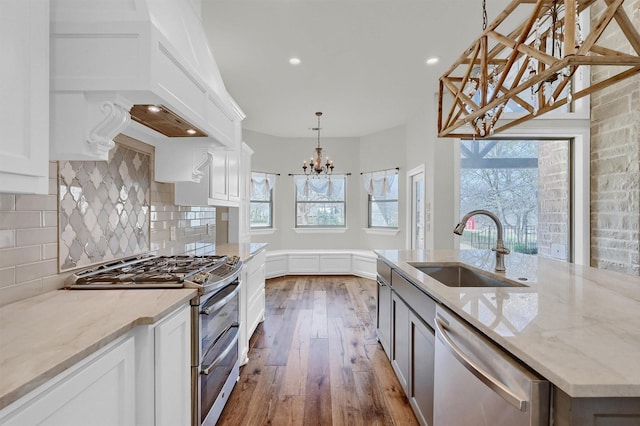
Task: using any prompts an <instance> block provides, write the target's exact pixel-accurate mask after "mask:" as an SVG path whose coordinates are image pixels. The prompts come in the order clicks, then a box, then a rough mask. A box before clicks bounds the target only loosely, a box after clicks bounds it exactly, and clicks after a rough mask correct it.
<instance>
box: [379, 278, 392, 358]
mask: <svg viewBox="0 0 640 426" xmlns="http://www.w3.org/2000/svg"><path fill="white" fill-rule="evenodd" d="M376 334H377V336H378V341H379V342H380V344H381V345H382V348H383V349H384V351H385V353H386V354H387V356H388V357H389V356H390V355H391V287H390V286H389V284H388V283H387V282H386V281H384V279H382V278H381V277H380V276H378V303H377V310H376Z"/></svg>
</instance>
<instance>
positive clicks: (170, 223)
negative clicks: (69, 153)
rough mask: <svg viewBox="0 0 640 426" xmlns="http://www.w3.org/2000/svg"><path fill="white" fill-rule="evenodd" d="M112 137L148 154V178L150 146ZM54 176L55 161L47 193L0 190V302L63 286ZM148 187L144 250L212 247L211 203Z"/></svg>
mask: <svg viewBox="0 0 640 426" xmlns="http://www.w3.org/2000/svg"><path fill="white" fill-rule="evenodd" d="M115 140H116V142H118V143H119V145H121V146H124V147H126V148H128V149H132V150H134V151H137V152H139V153H143V154H146V155H149V156H150V157H149V158H150V161H149V174H148V175H147V176H151V177H153V147H152V146H150V145H147V144H144V143H142V142H139V141H136V140H134V139H131V138H128V137H126V136H123V135H120V136H118V137H117V138H116V139H115ZM119 148H120V147H119ZM61 163H62V162H61ZM140 176H144V175H140ZM57 177H58V162H50V163H49V195H21V194H0V306H1V305H6V304H8V303H12V302H15V301H19V300H22V299H26V298H28V297H31V296H35V295H38V294H42V293H45V292H48V291H52V290H56V289H59V288H62V287H63V285H64V280H65V278H66V277H67V276H68V275H69V272H62V273H58V270H59V266H60V264H61V263H63V262H64V259H61V260H59V257H58V235H59V234H60V232H59V230H60V227H59V225H58V179H57ZM149 189H150V190H149V201H150V206H149V207H150V208H149V213H148V215H149V233H148V241H149V250H152V251H156V252H157V253H158V254H161V255H169V254H182V253H187V254H208V253H212V252H214V251H215V240H216V228H215V222H216V220H215V216H216V209H215V207H209V206H206V207H189V206H176V205H175V204H174V185H173V184H170V183H161V182H155V181H153V180H151V182H150V187H149ZM89 192H90V193H91V191H89ZM88 198H90V197H87V202H88V203H91V201H89V200H88Z"/></svg>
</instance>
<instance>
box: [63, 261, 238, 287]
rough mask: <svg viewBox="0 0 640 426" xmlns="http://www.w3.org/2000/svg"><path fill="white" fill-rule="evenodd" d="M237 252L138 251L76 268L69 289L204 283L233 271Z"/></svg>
mask: <svg viewBox="0 0 640 426" xmlns="http://www.w3.org/2000/svg"><path fill="white" fill-rule="evenodd" d="M241 264H242V262H240V261H239V258H238V257H237V256H215V255H212V256H189V255H179V256H156V255H150V254H145V255H139V256H133V257H129V258H124V259H120V260H117V261H112V262H108V263H104V264H101V265H98V266H94V267H91V268H88V269H84V270H82V271H77V272H76V273H74V274H73V275H71V276H70V277H69V279H68V280H67V284H66V287H67V288H70V289H112V288H120V289H122V288H182V287H194V288H198V287H203V286H207V285H210V284H212V283H217V282H220V281H222V280H225V279H227V278H228V277H230V276H233V275H236V273H237V272H239V269H240V267H241Z"/></svg>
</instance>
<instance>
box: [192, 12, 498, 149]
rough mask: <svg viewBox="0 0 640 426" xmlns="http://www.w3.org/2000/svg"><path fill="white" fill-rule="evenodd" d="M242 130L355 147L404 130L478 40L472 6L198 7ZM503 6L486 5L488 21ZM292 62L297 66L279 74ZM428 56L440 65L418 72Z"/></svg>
mask: <svg viewBox="0 0 640 426" xmlns="http://www.w3.org/2000/svg"><path fill="white" fill-rule="evenodd" d="M201 1H202V20H203V23H204V26H205V31H206V32H207V36H208V38H209V43H210V46H211V50H212V51H213V55H214V57H215V59H216V62H217V64H218V67H219V68H220V72H221V74H222V78H223V80H224V82H225V86H226V88H227V91H228V92H229V93H230V94H231V96H232V97H233V98H234V99H235V100H236V102H237V103H238V104H239V105H240V107H241V108H242V109H243V111H244V112H245V113H246V115H247V118H246V119H245V121H244V123H243V128H244V129H249V130H253V131H256V132H260V133H266V134H270V135H274V136H282V137H310V136H314V135H315V134H316V133H315V132H313V131H311V130H310V128H311V127H315V126H316V125H317V119H316V116H315V112H316V111H322V112H323V113H324V115H323V116H322V122H321V126H322V136H323V137H325V136H326V137H360V136H364V135H367V134H372V133H375V132H378V131H380V130H384V129H388V128H391V127H395V126H398V125H401V124H404V123H406V122H407V121H408V120H409V119H411V118H412V117H414V116H415V114H416V113H417V112H418V111H419V109H420V108H421V107H423V106H424V105H425V103H426V102H427V100H429V99H433V96H434V94H435V93H436V92H437V90H438V85H437V82H438V77H439V76H440V75H442V74H443V73H444V71H446V69H447V68H448V66H449V65H450V64H451V63H452V62H453V61H454V60H455V59H457V58H458V57H459V56H460V55H461V54H462V52H463V51H464V50H465V49H466V48H467V47H468V46H469V45H470V44H471V43H472V41H473V40H474V39H475V38H476V37H477V36H478V35H479V34H480V33H481V32H482V2H481V0H201ZM507 3H509V1H508V0H490V1H488V2H487V13H488V17H489V21H491V20H492V19H493V18H494V17H495V16H496V15H497V14H498V13H499V12H500V11H501V10H502V9H503V8H504V6H505V5H506V4H507ZM292 56H296V57H298V58H300V59H301V61H302V63H301V64H300V65H297V66H292V65H290V64H289V58H290V57H292ZM432 56H437V57H439V58H440V62H439V63H438V64H436V65H431V66H429V65H426V64H425V59H427V58H429V57H432Z"/></svg>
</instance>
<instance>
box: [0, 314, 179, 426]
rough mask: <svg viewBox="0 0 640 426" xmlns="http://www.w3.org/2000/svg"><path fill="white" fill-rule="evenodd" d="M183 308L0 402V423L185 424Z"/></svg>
mask: <svg viewBox="0 0 640 426" xmlns="http://www.w3.org/2000/svg"><path fill="white" fill-rule="evenodd" d="M189 312H190V309H189V305H186V306H183V307H181V308H180V309H179V310H177V311H176V312H174V313H173V314H171V315H170V316H168V317H167V318H165V319H163V320H161V321H160V322H159V323H157V324H153V325H149V326H139V327H136V328H135V329H133V330H131V331H129V332H128V333H127V334H125V335H124V336H121V337H119V338H118V339H116V340H115V341H113V342H111V343H109V344H108V345H107V346H105V347H103V348H101V349H99V350H98V351H96V352H94V353H93V354H91V355H89V356H88V357H87V358H85V359H83V360H82V361H80V362H78V363H77V364H75V365H73V366H71V367H70V368H68V369H67V370H65V371H64V372H62V373H60V374H58V375H57V376H55V377H54V378H53V379H51V380H49V381H48V382H46V383H44V384H43V385H41V386H40V387H38V388H36V389H35V390H33V391H31V392H30V393H28V394H27V395H25V396H23V397H22V398H20V399H19V400H17V401H15V402H14V403H12V404H10V405H9V406H7V407H5V408H4V409H3V410H1V411H0V424H2V425H3V426H4V425H6V426H24V425H36V424H37V425H45V426H75V425H78V426H86V425H92V426H93V425H95V426H99V425H105V426H113V425H118V426H128V425H131V426H144V425H148V426H151V425H172V426H173V425H188V424H190V421H191V385H190V383H191V376H190V366H191V357H190V354H191V344H190V336H191V320H190V315H189Z"/></svg>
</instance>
